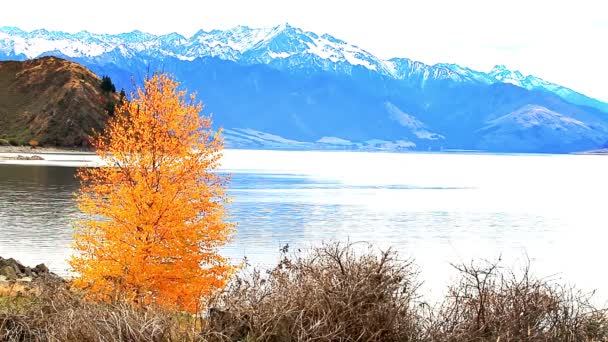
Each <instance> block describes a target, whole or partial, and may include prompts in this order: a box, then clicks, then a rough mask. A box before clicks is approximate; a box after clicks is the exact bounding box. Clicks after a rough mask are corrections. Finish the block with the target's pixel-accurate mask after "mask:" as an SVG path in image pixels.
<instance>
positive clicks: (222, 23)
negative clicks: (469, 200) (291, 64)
mask: <svg viewBox="0 0 608 342" xmlns="http://www.w3.org/2000/svg"><path fill="white" fill-rule="evenodd" d="M603 2H605V1H603V0H572V1H564V0H554V1H549V0H547V1H545V0H503V1H497V0H417V1H411V0H401V1H398V0H367V1H360V0H350V1H336V0H334V1H332V0H215V1H212V2H211V1H187V0H171V1H153V0H150V1H140V0H132V1H126V0H120V1H119V0H97V1H90V2H88V3H89V4H85V1H82V0H81V1H74V0H53V1H48V0H20V1H10V2H6V3H3V4H2V11H0V26H17V27H19V28H21V29H24V30H28V31H29V30H33V29H39V28H45V29H48V30H59V31H66V32H77V31H81V30H87V31H90V32H95V33H120V32H127V31H132V30H135V29H138V30H141V31H144V32H150V33H154V34H165V33H171V32H178V33H180V34H182V35H185V36H191V35H192V34H194V33H195V32H196V31H198V30H200V29H204V30H211V29H228V28H232V27H234V26H237V25H247V26H251V27H272V26H276V25H279V24H281V23H285V22H287V23H289V24H290V25H292V26H296V27H299V28H301V29H303V30H306V31H313V32H315V33H317V34H323V33H329V34H331V35H333V36H334V37H336V38H339V39H342V40H345V41H347V42H349V43H351V44H355V45H357V46H359V47H361V48H363V49H365V50H367V51H369V52H371V53H373V54H374V55H376V56H378V57H381V58H392V57H408V58H411V59H414V60H418V61H422V62H424V63H427V64H435V63H440V62H443V63H457V64H460V65H463V66H467V67H470V68H473V69H476V70H480V71H489V70H490V69H491V68H492V67H493V66H494V65H497V64H504V65H506V66H507V67H508V68H510V69H512V70H520V71H521V72H522V73H524V74H533V75H535V76H538V77H541V78H544V79H545V80H547V81H550V82H555V83H558V84H561V85H564V86H567V87H570V88H572V89H574V90H577V91H579V92H582V93H584V94H586V95H589V96H592V97H595V98H598V99H601V100H603V101H607V102H608V85H607V84H608V82H607V80H608V67H606V63H608V38H607V37H608V14H607V13H608V3H607V4H603Z"/></svg>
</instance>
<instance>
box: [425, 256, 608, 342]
mask: <svg viewBox="0 0 608 342" xmlns="http://www.w3.org/2000/svg"><path fill="white" fill-rule="evenodd" d="M455 267H456V269H457V270H458V271H459V272H460V274H461V278H460V281H459V282H458V283H457V284H456V285H453V286H451V287H450V288H449V289H448V296H447V297H446V299H445V301H444V303H443V305H442V306H441V308H440V309H439V310H437V312H436V313H435V315H434V316H433V317H431V319H430V320H429V321H428V322H429V323H430V324H429V326H427V329H426V333H427V337H426V339H427V340H429V341H454V342H456V341H501V342H508V341H556V342H560V341H564V342H565V341H573V342H574V341H607V340H608V319H607V316H606V310H604V309H602V310H598V309H595V308H594V307H593V306H592V305H591V304H590V298H591V295H588V294H584V293H581V292H580V291H577V290H575V289H574V288H571V287H566V286H563V285H560V284H557V283H554V282H552V281H550V280H547V279H537V278H535V277H533V276H532V275H531V274H530V268H529V265H528V266H526V267H525V268H524V269H523V270H522V271H521V272H519V273H520V274H519V275H516V274H515V273H514V272H513V271H510V270H504V269H502V268H501V267H499V264H498V263H490V262H486V263H484V264H482V265H479V264H475V263H471V264H470V265H465V264H463V265H457V266H455Z"/></svg>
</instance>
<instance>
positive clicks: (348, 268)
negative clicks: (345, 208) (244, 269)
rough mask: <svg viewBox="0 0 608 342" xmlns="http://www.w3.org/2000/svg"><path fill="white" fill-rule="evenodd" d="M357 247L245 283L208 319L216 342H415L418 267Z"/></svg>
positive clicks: (313, 256)
mask: <svg viewBox="0 0 608 342" xmlns="http://www.w3.org/2000/svg"><path fill="white" fill-rule="evenodd" d="M353 247H354V246H353V245H352V244H347V245H342V244H339V243H335V244H329V245H325V246H323V247H320V248H316V249H313V250H312V251H311V253H310V254H309V255H307V256H305V257H300V256H299V255H293V256H292V257H288V256H287V255H284V258H283V259H282V261H281V262H280V263H279V265H278V266H277V267H276V268H274V269H273V270H272V271H270V272H268V273H267V274H265V275H264V276H263V275H262V274H261V273H260V272H257V271H254V272H253V274H252V275H251V276H249V277H241V278H238V279H237V280H236V281H235V282H234V283H233V284H232V286H231V287H229V289H228V290H227V292H226V293H225V294H224V295H223V296H222V297H221V298H219V300H218V302H216V303H215V304H216V307H214V308H213V309H211V310H210V312H209V324H208V325H207V327H206V329H205V331H204V336H205V337H206V338H207V339H209V340H219V341H222V340H248V341H311V340H319V341H415V340H416V339H417V336H419V335H420V332H419V331H418V327H419V324H418V317H417V315H416V308H415V303H414V302H415V298H416V289H417V287H418V284H417V282H416V275H417V272H415V270H414V266H413V264H412V262H411V261H408V260H406V261H401V260H399V259H398V258H397V255H396V254H395V253H394V252H393V251H392V250H388V251H385V252H377V253H375V252H373V250H372V249H371V247H370V249H369V250H368V251H367V253H361V254H360V253H356V252H355V249H354V248H353Z"/></svg>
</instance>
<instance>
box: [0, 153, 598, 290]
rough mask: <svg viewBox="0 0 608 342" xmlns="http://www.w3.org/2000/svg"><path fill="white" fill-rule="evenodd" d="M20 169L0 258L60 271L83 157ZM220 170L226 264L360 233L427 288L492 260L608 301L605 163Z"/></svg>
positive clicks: (264, 261) (516, 160)
mask: <svg viewBox="0 0 608 342" xmlns="http://www.w3.org/2000/svg"><path fill="white" fill-rule="evenodd" d="M71 158H72V159H79V157H71ZM63 159H65V158H63ZM80 159H82V158H80ZM22 163H23V164H26V165H11V164H9V163H8V162H6V161H4V162H3V161H0V256H2V257H5V258H6V257H14V258H16V259H18V260H20V261H21V262H23V263H25V264H29V265H35V264H37V263H41V262H44V263H46V264H47V265H49V266H50V268H51V269H52V270H53V271H55V272H57V273H60V274H67V273H68V270H67V264H66V259H67V258H68V256H69V254H70V248H69V246H70V243H71V236H72V228H71V222H73V220H75V219H77V218H78V215H79V213H78V211H77V209H76V208H75V207H74V202H73V193H74V192H75V191H77V188H78V184H77V182H76V181H75V180H74V172H75V168H73V167H70V165H72V166H73V165H75V164H78V162H74V161H73V160H72V161H71V162H68V161H66V160H62V158H58V160H57V161H56V162H52V161H49V162H42V163H41V162H22ZM28 163H29V164H28ZM37 163H38V164H50V165H33V164H37ZM54 165H61V166H54ZM66 165H67V166H66ZM222 169H223V171H226V172H230V173H231V174H232V180H231V182H230V191H229V193H230V195H231V196H232V197H233V203H232V204H231V206H230V214H231V220H232V221H235V222H237V223H238V229H237V235H236V237H235V238H234V240H233V241H232V242H231V243H230V245H228V246H226V248H224V249H223V253H225V254H226V255H228V256H230V257H231V258H233V259H234V260H235V261H240V260H241V258H242V257H243V256H247V258H248V259H249V261H250V262H251V263H252V264H254V265H257V266H261V267H268V266H270V265H272V264H274V263H275V262H276V260H277V257H278V255H279V249H280V247H282V246H283V245H285V244H289V245H290V247H291V249H292V250H293V249H295V248H306V247H309V246H312V245H318V244H320V243H321V242H323V241H331V240H340V241H350V242H359V241H366V242H370V243H373V244H374V245H376V246H378V248H386V247H388V246H392V247H394V248H395V249H397V250H398V251H399V252H400V254H401V255H402V256H403V257H413V258H414V259H415V261H416V263H417V264H418V265H419V266H420V269H421V276H420V277H421V280H424V281H425V285H424V288H425V289H426V291H436V290H439V291H442V290H443V289H444V288H445V285H446V284H447V283H448V282H449V281H450V279H451V278H452V277H454V276H455V274H456V273H455V271H454V270H453V268H452V267H451V266H450V263H459V262H469V261H471V260H472V259H476V260H477V259H488V260H497V259H498V258H501V259H502V262H503V265H505V266H516V267H520V266H522V265H524V264H525V263H526V262H527V260H530V262H531V264H532V269H533V271H534V272H535V274H537V275H540V276H549V277H553V278H557V279H562V280H564V281H566V282H569V283H572V284H576V285H577V286H578V287H580V288H583V289H585V290H593V289H598V290H599V293H600V297H602V298H608V296H606V294H608V281H607V280H608V279H606V278H607V277H608V276H607V275H606V273H605V272H603V271H602V270H603V265H604V260H605V255H606V253H605V244H606V241H607V240H606V237H607V233H606V230H607V229H606V228H607V227H606V226H607V225H606V209H605V207H606V204H605V202H606V197H607V195H608V176H607V175H608V158H607V157H604V156H592V155H486V154H423V153H401V154H399V153H362V152H299V151H298V152H292V151H252V150H227V151H225V157H224V159H223V161H222Z"/></svg>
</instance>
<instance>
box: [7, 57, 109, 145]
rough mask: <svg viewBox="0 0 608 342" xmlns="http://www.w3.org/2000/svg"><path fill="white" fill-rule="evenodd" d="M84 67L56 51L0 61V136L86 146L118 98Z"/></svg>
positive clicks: (105, 119)
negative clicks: (108, 109)
mask: <svg viewBox="0 0 608 342" xmlns="http://www.w3.org/2000/svg"><path fill="white" fill-rule="evenodd" d="M100 85H101V79H100V78H99V77H98V76H97V75H95V74H93V73H92V72H91V71H90V70H88V69H87V68H85V67H83V66H81V65H79V64H77V63H73V62H70V61H67V60H64V59H60V58H56V57H42V58H37V59H33V60H28V61H25V62H16V61H6V62H0V138H3V139H5V140H7V141H11V142H13V143H15V142H18V143H20V144H24V143H27V142H28V141H29V140H30V139H35V140H37V141H39V142H40V143H42V144H44V145H54V146H86V145H87V138H88V136H89V135H90V134H91V132H92V131H93V130H96V131H100V130H101V129H102V128H103V126H104V125H105V123H106V121H107V119H108V113H107V110H106V108H107V106H108V104H109V103H116V102H117V101H118V94H117V93H115V92H109V93H108V92H104V91H102V89H101V87H100Z"/></svg>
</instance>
